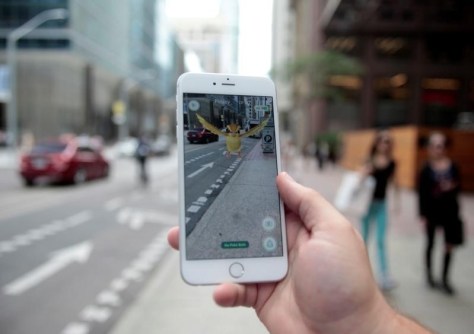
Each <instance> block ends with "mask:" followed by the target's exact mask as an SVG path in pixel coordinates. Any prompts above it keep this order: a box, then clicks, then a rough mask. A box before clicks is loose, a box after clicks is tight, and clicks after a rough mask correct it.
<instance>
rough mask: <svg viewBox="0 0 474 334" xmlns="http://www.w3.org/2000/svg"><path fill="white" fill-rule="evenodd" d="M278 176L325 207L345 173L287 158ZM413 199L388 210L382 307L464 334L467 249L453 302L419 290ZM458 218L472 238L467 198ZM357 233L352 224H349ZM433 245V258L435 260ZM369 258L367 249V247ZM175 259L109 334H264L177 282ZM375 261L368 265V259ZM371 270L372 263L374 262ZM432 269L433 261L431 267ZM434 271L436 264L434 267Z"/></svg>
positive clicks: (470, 297)
mask: <svg viewBox="0 0 474 334" xmlns="http://www.w3.org/2000/svg"><path fill="white" fill-rule="evenodd" d="M285 156H286V159H285V161H284V162H285V163H284V169H285V170H287V171H289V172H290V173H291V174H292V175H293V176H294V177H295V179H296V180H298V181H299V182H301V183H303V184H305V185H307V186H309V187H312V188H314V189H316V190H318V191H319V192H321V193H322V194H323V195H324V196H325V197H326V198H328V199H329V200H332V199H333V198H334V197H335V194H336V191H337V189H338V187H339V184H340V182H341V179H342V176H343V174H344V170H342V169H340V168H337V167H335V168H333V167H329V168H327V169H326V170H324V171H322V172H320V171H318V170H317V169H316V164H315V163H314V161H312V160H308V159H303V158H302V157H300V156H297V155H292V154H290V153H287V154H286V155H285ZM415 199H416V197H415V194H414V193H413V192H412V191H409V190H403V191H402V192H401V212H400V213H398V214H397V213H396V212H395V210H394V208H393V207H392V206H391V207H390V229H389V232H388V233H389V234H388V242H389V260H390V264H391V271H392V274H393V276H394V278H395V279H396V280H397V282H398V284H399V286H398V288H396V289H395V290H393V291H392V292H391V293H389V294H386V298H387V299H388V301H389V302H390V303H391V304H392V305H393V307H395V308H396V309H398V310H399V311H400V312H401V313H403V314H406V315H408V316H410V317H412V318H414V319H416V320H417V321H419V322H421V323H422V324H425V325H426V326H429V327H430V328H432V329H433V330H434V331H435V332H437V333H447V334H464V333H471V332H472V328H474V318H473V317H472V314H474V282H473V280H472V278H473V277H474V262H473V261H472V259H473V257H474V245H473V244H472V242H468V243H467V244H466V245H465V246H463V247H462V248H460V249H459V250H458V251H457V253H456V255H455V263H454V272H453V277H452V281H453V284H454V286H455V287H456V289H457V292H458V293H457V295H456V296H454V297H450V296H446V295H445V294H443V293H442V292H440V291H433V290H429V289H428V288H427V287H426V286H425V282H424V279H423V267H422V250H423V245H424V239H423V234H422V230H421V226H420V225H419V223H418V222H417V217H416V201H415ZM461 204H462V210H463V217H464V218H465V221H466V230H467V233H468V235H469V237H470V238H469V239H472V237H473V236H474V221H473V219H472V217H473V215H474V212H473V210H474V197H473V196H472V195H469V194H463V196H462V197H461ZM349 218H350V219H351V221H353V222H354V224H356V226H357V227H358V218H357V217H349ZM440 246H441V239H440V238H438V252H437V256H436V259H438V260H440V256H441V253H440V250H441V247H440ZM369 251H370V255H371V258H374V255H375V254H374V252H373V251H374V244H373V242H371V243H370V244H369ZM178 259H179V257H178V254H177V252H173V253H169V254H167V255H166V257H165V258H164V260H163V261H164V264H163V267H162V268H163V270H160V271H156V273H155V275H154V277H153V278H152V279H150V281H149V283H148V285H147V286H146V288H145V289H143V290H142V292H141V293H140V294H139V295H138V296H137V299H136V301H135V303H134V304H133V306H132V307H130V308H129V309H128V310H127V311H126V312H125V314H124V316H123V317H122V318H121V319H120V321H119V322H118V323H117V325H116V326H115V328H114V329H113V331H111V333H113V334H130V333H140V334H148V333H178V334H179V333H198V334H199V333H203V334H204V333H206V334H210V333H228V334H233V333H235V334H241V333H255V334H257V333H266V332H267V331H266V329H265V327H263V326H262V324H261V323H260V322H259V320H258V318H257V316H256V315H255V313H254V312H253V311H252V310H251V309H247V308H237V309H222V308H219V307H217V306H216V305H215V304H213V302H212V287H190V286H187V285H186V284H185V283H183V282H182V280H181V278H180V276H179V262H178V261H179V260H178ZM374 259H375V258H374ZM373 262H374V263H375V261H373ZM436 262H437V264H439V261H436ZM436 269H437V272H439V265H437V266H436Z"/></svg>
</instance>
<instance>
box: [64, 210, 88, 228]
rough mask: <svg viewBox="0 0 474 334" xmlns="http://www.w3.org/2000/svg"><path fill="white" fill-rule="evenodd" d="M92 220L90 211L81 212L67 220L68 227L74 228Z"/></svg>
mask: <svg viewBox="0 0 474 334" xmlns="http://www.w3.org/2000/svg"><path fill="white" fill-rule="evenodd" d="M91 218H92V213H91V212H90V211H88V210H85V211H81V212H79V213H77V214H75V215H73V216H71V217H69V218H66V226H68V227H72V226H76V225H81V224H84V223H85V222H87V221H89V220H90V219H91Z"/></svg>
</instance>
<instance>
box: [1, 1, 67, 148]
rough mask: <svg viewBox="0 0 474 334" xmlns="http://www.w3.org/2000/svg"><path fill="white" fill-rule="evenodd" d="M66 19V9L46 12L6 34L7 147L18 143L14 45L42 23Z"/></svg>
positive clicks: (12, 146) (13, 146)
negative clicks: (8, 84) (7, 77)
mask: <svg viewBox="0 0 474 334" xmlns="http://www.w3.org/2000/svg"><path fill="white" fill-rule="evenodd" d="M67 17H68V11H67V10H66V9H63V8H58V9H50V10H46V11H44V12H41V13H39V14H38V15H36V16H35V17H33V18H32V19H31V20H29V21H28V22H26V23H25V24H23V25H22V26H20V27H18V28H16V29H15V30H13V31H12V32H10V33H9V34H8V37H7V52H6V53H7V65H8V68H9V82H10V99H9V101H8V105H7V134H8V136H7V140H8V144H9V146H10V147H11V148H13V149H14V148H16V146H17V143H18V112H17V75H16V68H17V59H16V44H17V42H18V40H19V39H20V38H22V37H23V36H25V35H27V34H29V33H30V32H32V31H33V30H34V29H36V28H38V27H39V26H40V25H42V24H43V23H45V22H47V21H51V20H64V19H66V18H67Z"/></svg>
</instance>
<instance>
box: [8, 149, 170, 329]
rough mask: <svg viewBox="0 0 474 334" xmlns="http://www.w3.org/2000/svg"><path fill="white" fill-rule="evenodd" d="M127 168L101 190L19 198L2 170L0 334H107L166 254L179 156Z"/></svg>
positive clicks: (42, 191)
mask: <svg viewBox="0 0 474 334" xmlns="http://www.w3.org/2000/svg"><path fill="white" fill-rule="evenodd" d="M149 167H150V176H151V181H150V184H149V185H148V186H147V187H143V186H141V185H140V184H139V182H138V177H137V166H135V162H134V161H133V160H126V159H117V160H115V161H114V162H113V165H112V168H113V170H112V174H111V176H110V178H109V179H107V180H99V181H94V182H89V183H86V184H83V185H81V186H40V187H35V188H24V187H23V186H22V185H21V182H20V180H19V178H18V177H17V175H16V172H15V171H14V170H11V169H2V170H0V185H1V187H0V332H1V333H2V334H10V333H11V334H22V333H25V334H26V333H38V334H42V333H47V334H51V333H61V334H98V333H107V332H109V330H110V329H111V328H112V326H113V325H114V323H115V322H116V321H117V320H118V319H119V318H120V316H121V314H122V313H123V311H124V310H125V309H126V308H127V307H128V306H129V305H130V303H131V302H132V301H133V300H134V296H136V294H137V292H138V291H139V290H140V289H141V288H142V287H143V285H144V284H145V282H146V281H147V279H148V278H149V277H150V275H151V274H152V272H154V271H156V270H159V267H160V261H161V259H162V258H163V256H164V255H165V253H166V252H168V245H167V243H166V232H167V230H168V228H169V226H170V225H174V224H177V202H178V193H177V171H176V170H177V159H176V154H172V155H171V156H168V157H162V158H156V159H153V160H152V161H151V162H150V166H149Z"/></svg>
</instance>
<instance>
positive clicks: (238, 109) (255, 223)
mask: <svg viewBox="0 0 474 334" xmlns="http://www.w3.org/2000/svg"><path fill="white" fill-rule="evenodd" d="M273 103H274V101H273V98H272V97H271V96H243V95H218V94H191V93H184V94H183V124H184V133H183V136H184V138H183V139H184V141H183V143H184V188H185V199H184V200H185V221H186V258H187V260H213V259H231V258H256V257H276V256H283V245H282V231H281V215H280V212H281V211H280V200H279V195H278V190H277V188H276V184H275V178H276V176H277V156H276V154H277V153H276V140H275V125H274V113H273V111H274V106H273Z"/></svg>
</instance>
